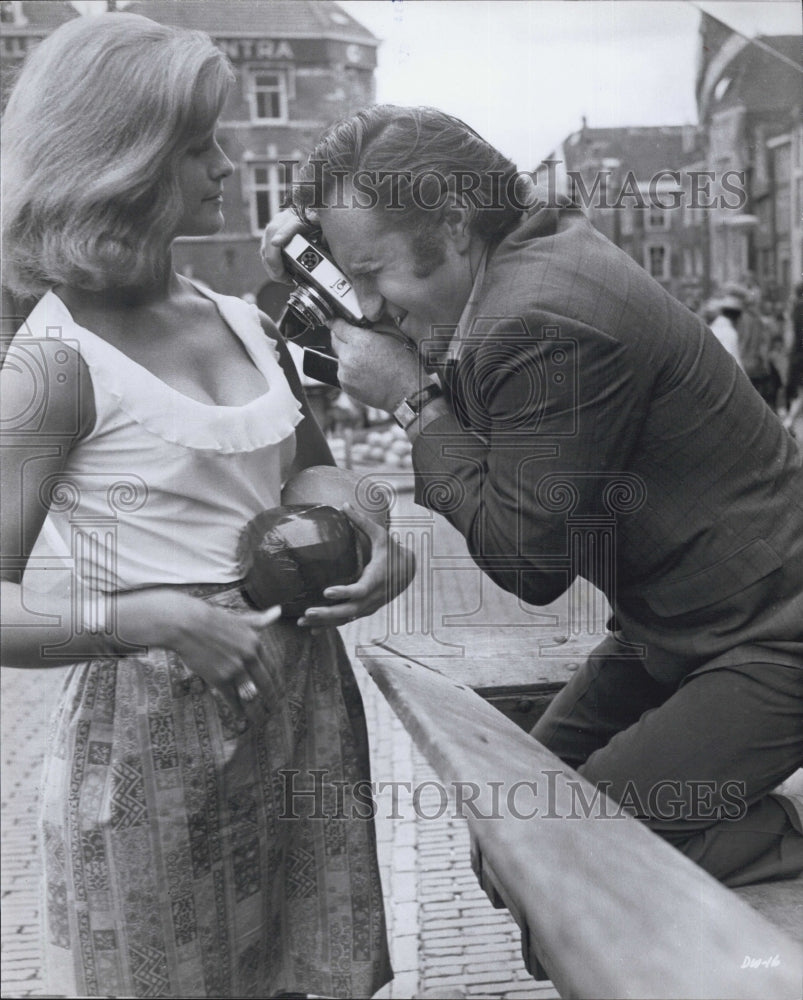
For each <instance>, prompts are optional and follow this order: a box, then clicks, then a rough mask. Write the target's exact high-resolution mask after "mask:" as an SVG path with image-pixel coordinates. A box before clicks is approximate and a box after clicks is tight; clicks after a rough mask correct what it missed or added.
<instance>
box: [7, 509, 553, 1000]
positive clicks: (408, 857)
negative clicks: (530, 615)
mask: <svg viewBox="0 0 803 1000" xmlns="http://www.w3.org/2000/svg"><path fill="white" fill-rule="evenodd" d="M394 517H395V518H397V519H398V520H397V521H394V524H396V523H399V524H401V525H402V526H403V531H402V533H403V534H404V535H405V537H406V538H418V539H420V537H421V535H422V534H423V535H426V536H427V537H428V538H430V539H431V544H432V551H433V552H435V553H442V554H444V555H453V554H455V553H464V552H465V546H464V544H463V542H462V539H460V538H459V536H458V535H457V533H456V532H454V531H453V530H452V529H451V528H450V527H449V526H448V525H447V524H446V523H445V522H444V521H442V520H441V519H440V518H432V517H431V516H430V515H428V514H426V512H424V511H421V510H420V508H415V507H414V505H413V504H412V501H411V498H410V496H409V493H408V492H405V491H402V492H400V493H399V495H398V498H397V502H396V507H395V508H394ZM439 576H440V577H441V578H443V579H439ZM479 577H480V574H479V571H478V570H473V571H463V572H460V573H456V574H455V573H450V574H437V573H429V574H427V573H424V574H423V575H421V574H419V578H417V580H416V582H415V584H414V585H413V588H411V590H410V591H408V594H407V595H406V597H404V596H403V597H402V598H401V599H400V600H401V601H405V602H406V604H405V608H409V606H410V604H411V602H412V601H419V600H421V599H422V598H428V600H424V602H423V603H424V604H425V605H426V606H427V607H429V608H430V609H431V610H430V611H429V614H431V615H432V616H434V621H435V622H436V624H437V622H438V621H440V620H441V616H443V615H445V614H447V613H454V612H456V611H460V610H465V609H466V608H474V607H476V605H477V602H478V596H479V595H480V593H481V599H482V604H483V608H487V609H488V613H489V616H490V617H489V620H492V621H495V622H498V621H500V620H501V617H500V616H504V615H511V616H515V615H516V613H517V610H518V609H517V604H516V602H515V600H512V599H511V598H510V596H509V595H506V594H504V593H503V592H502V591H500V590H498V588H495V587H493V585H490V586H489V585H488V583H487V581H486V582H485V583H484V585H483V587H482V591H480V588H479ZM388 614H389V612H388V610H387V609H382V610H380V611H379V612H377V614H376V615H374V616H373V617H372V618H368V619H360V620H359V621H357V622H354V623H353V624H352V625H349V626H347V627H346V628H344V629H343V630H342V631H343V637H344V640H345V642H346V647H347V648H348V649H349V650H352V649H355V648H357V647H358V646H359V645H361V644H365V643H368V642H370V640H371V639H373V638H376V637H382V636H384V635H386V634H387V623H388V618H387V616H388ZM355 672H356V674H357V679H358V681H359V684H360V687H361V689H362V691H363V697H364V700H365V708H366V715H367V718H368V728H369V734H370V740H371V757H372V778H373V780H374V782H375V783H377V806H378V811H377V819H376V822H377V838H378V846H379V857H380V866H381V871H382V881H383V886H384V891H385V899H386V908H387V915H388V928H389V935H390V941H391V954H392V958H393V966H394V970H395V978H394V980H393V982H392V983H390V984H389V985H388V986H386V987H385V988H384V989H383V990H382V991H380V993H379V994H377V997H378V998H379V1000H398V998H404V1000H409V998H412V997H422V996H429V997H438V998H439V1000H447V998H448V997H452V996H465V997H470V998H488V1000H495V998H510V1000H527V998H544V1000H546V998H549V997H557V996H558V994H557V992H555V990H554V989H553V987H552V986H551V984H549V983H536V982H535V981H534V980H533V979H532V978H531V977H530V976H529V974H528V973H527V971H526V970H525V968H524V964H523V962H522V958H521V951H520V948H521V943H520V935H519V931H518V928H517V926H516V924H515V923H514V921H513V920H512V918H511V917H510V915H509V914H508V913H507V911H506V910H495V909H493V907H492V906H491V904H490V902H489V901H488V899H487V897H486V896H485V894H484V893H483V892H482V890H481V889H480V888H479V886H478V884H477V881H476V879H475V877H474V875H473V873H472V871H471V865H470V860H469V838H468V830H467V827H466V824H465V821H463V820H461V819H454V818H450V816H449V811H448V810H446V811H445V812H443V814H442V815H440V816H438V813H439V812H441V810H439V809H438V808H437V806H438V803H437V802H436V803H435V804H434V806H433V803H431V802H429V801H428V800H427V798H426V796H425V795H422V797H421V800H420V805H419V809H418V810H415V809H414V808H413V805H412V801H411V798H410V797H409V796H407V797H406V798H405V796H404V794H403V793H399V794H398V800H397V802H396V803H395V806H394V801H393V788H394V786H393V785H392V784H387V785H386V786H385V788H384V790H383V789H382V786H381V784H380V783H381V782H386V783H391V782H394V783H398V782H409V783H410V784H411V786H412V787H413V788H416V787H420V786H423V785H424V783H425V782H427V781H430V780H432V779H434V777H435V776H434V773H433V772H432V771H431V769H430V768H429V766H428V765H427V764H426V762H425V761H424V759H423V758H422V757H421V755H420V754H419V753H418V751H417V749H416V748H415V747H414V746H413V744H412V741H411V740H410V738H409V736H408V735H407V733H406V731H405V729H404V727H403V726H402V725H401V723H400V722H399V720H398V719H397V718H396V717H395V715H394V713H393V711H392V710H391V709H390V707H389V706H388V704H387V703H386V702H385V700H384V698H383V697H382V695H381V694H380V693H379V691H378V689H377V688H376V686H375V685H374V684H373V682H372V681H371V680H370V678H369V677H368V675H367V674H366V672H365V670H364V669H363V667H362V666H361V664H360V663H359V661H358V660H357V659H356V658H355ZM62 673H63V671H62V670H50V671H37V672H26V671H17V670H3V671H2V704H1V706H0V708H1V710H2V716H1V721H2V733H3V742H2V785H0V792H1V799H0V805H1V806H2V822H3V831H2V832H3V844H2V846H3V850H2V872H1V873H0V878H1V882H0V886H1V891H2V970H1V972H0V988H1V989H2V996H3V997H8V998H16V997H41V996H43V995H44V994H43V992H42V982H41V953H40V947H39V938H38V933H39V932H38V891H39V890H38V879H39V859H38V849H37V844H36V830H35V813H36V800H37V795H38V782H39V769H40V764H41V756H42V750H43V745H44V738H45V733H46V727H47V719H48V716H49V713H50V710H51V708H52V706H53V704H54V700H55V695H56V692H57V690H58V686H59V683H60V680H61V676H60V675H61V674H62ZM395 787H396V789H397V790H399V789H401V788H402V787H403V786H400V785H398V784H396V785H395ZM416 812H417V813H418V815H416ZM426 816H433V817H434V816H438V818H432V819H427V818H425V817H426Z"/></svg>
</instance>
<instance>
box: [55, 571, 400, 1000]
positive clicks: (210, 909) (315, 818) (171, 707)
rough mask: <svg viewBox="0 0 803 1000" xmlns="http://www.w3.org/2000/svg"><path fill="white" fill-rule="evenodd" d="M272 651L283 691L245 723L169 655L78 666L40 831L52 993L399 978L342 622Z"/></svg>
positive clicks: (334, 986) (195, 990)
mask: <svg viewBox="0 0 803 1000" xmlns="http://www.w3.org/2000/svg"><path fill="white" fill-rule="evenodd" d="M204 596H205V599H206V600H210V601H213V602H214V603H216V604H218V605H223V606H226V607H229V608H232V609H233V610H237V609H244V607H245V605H244V603H243V601H242V598H241V596H240V594H239V591H238V590H237V589H236V588H225V589H223V590H221V589H219V588H215V589H214V590H213V592H212V593H211V594H205V595H204ZM262 642H263V645H264V648H265V649H266V650H267V652H268V653H269V657H268V659H269V660H270V663H271V664H272V665H273V667H274V677H273V680H274V684H275V690H276V697H275V699H273V700H272V703H271V704H269V705H264V706H263V705H261V704H260V708H259V710H258V711H257V713H256V716H253V715H252V716H251V718H250V719H248V720H246V719H244V718H242V717H239V716H236V715H234V714H233V713H232V712H231V711H230V710H229V709H228V707H227V706H226V705H225V703H224V702H223V700H222V699H221V698H220V696H219V695H218V694H217V693H216V692H213V691H212V690H211V689H210V688H209V687H207V685H206V684H205V683H204V681H203V680H201V678H200V677H198V676H197V675H195V674H193V673H192V672H191V671H189V670H188V669H187V668H186V667H185V666H184V664H183V663H182V662H181V660H180V659H179V658H178V657H177V656H176V655H175V654H174V653H172V652H168V651H165V650H151V651H150V653H149V654H148V655H147V656H145V655H142V656H138V655H129V656H126V657H122V658H104V659H95V660H91V661H89V662H85V663H81V664H79V665H77V666H75V667H73V668H72V669H71V670H70V671H69V673H68V675H67V678H66V680H65V685H64V690H63V692H62V695H61V698H60V701H59V707H58V709H57V711H56V713H55V716H54V719H53V724H52V729H51V734H50V740H49V746H48V751H47V756H46V760H45V770H44V782H43V802H42V812H41V826H40V834H41V843H42V845H43V850H44V900H43V914H44V942H43V943H44V950H45V964H46V971H47V977H48V990H49V992H52V993H55V994H57V995H62V996H63V995H67V996H107V997H109V996H111V997H123V996H125V997H270V996H273V995H274V994H276V993H285V992H287V993H312V994H317V995H320V996H327V997H369V996H372V995H373V994H374V993H375V992H376V991H377V990H378V989H379V988H380V987H381V986H383V985H384V984H385V983H386V982H387V981H388V980H389V979H390V978H391V971H390V964H389V958H388V951H387V941H386V936H385V918H384V910H383V904H382V890H381V885H380V881H379V871H378V866H377V860H376V845H375V835H374V824H373V801H372V799H371V794H370V772H369V762H368V745H367V738H366V730H365V717H364V714H363V707H362V700H361V698H360V694H359V691H358V689H357V685H356V682H355V680H354V676H353V673H352V670H351V664H350V663H349V660H348V657H347V656H346V653H345V650H344V648H343V644H342V641H341V639H340V636H339V635H338V633H337V632H336V630H335V629H325V630H322V631H321V632H319V633H318V634H317V635H316V636H311V635H310V634H309V632H308V631H307V630H306V629H301V628H298V627H297V626H296V625H295V624H294V623H289V622H278V623H276V624H274V625H271V626H268V627H267V628H266V629H264V630H263V635H262Z"/></svg>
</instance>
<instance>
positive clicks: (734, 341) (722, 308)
mask: <svg viewBox="0 0 803 1000" xmlns="http://www.w3.org/2000/svg"><path fill="white" fill-rule="evenodd" d="M715 305H716V313H715V315H714V318H713V320H712V322H711V332H712V333H713V334H714V336H715V337H716V338H717V340H718V341H719V342H720V344H722V346H723V347H724V348H725V350H726V351H727V352H728V354H731V355H733V357H734V358H735V359H736V361H737V362H738V363H739V365H741V367H742V368H744V364H743V363H742V356H741V351H740V349H739V331H738V330H737V328H736V324H737V323H738V322H739V318H740V317H741V315H742V301H741V299H739V298H738V297H737V296H736V295H734V294H733V293H730V294H728V295H726V296H725V298H723V299H721V300H719V301H717V302H716V303H715Z"/></svg>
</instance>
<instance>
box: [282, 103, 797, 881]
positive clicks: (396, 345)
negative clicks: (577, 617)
mask: <svg viewBox="0 0 803 1000" xmlns="http://www.w3.org/2000/svg"><path fill="white" fill-rule="evenodd" d="M304 179H305V183H304V184H302V185H300V186H299V188H298V192H297V195H296V208H297V210H298V212H299V214H300V215H301V217H302V219H301V221H299V219H298V218H295V219H290V220H288V219H287V218H281V219H278V220H277V221H276V222H275V223H274V224H273V225H272V226H270V227H269V229H268V231H267V232H266V235H265V239H264V240H263V259H264V260H265V261H266V265H267V267H268V270H269V271H270V272H271V274H272V276H273V277H279V275H280V274H281V271H282V266H281V263H280V255H279V249H280V247H281V246H282V245H284V244H285V243H286V242H287V240H288V239H289V237H290V236H291V235H292V234H293V233H294V232H296V231H298V229H299V228H300V227H301V225H302V224H303V222H309V221H310V220H311V219H312V218H313V217H314V219H315V220H316V221H317V222H318V223H319V224H320V227H321V229H322V232H323V237H324V238H325V240H326V243H327V244H328V246H329V248H330V250H331V252H332V254H333V256H334V258H335V260H336V261H337V263H338V264H339V265H340V267H341V269H342V270H343V271H344V272H345V273H346V275H347V276H348V278H349V279H350V280H351V281H352V282H353V285H354V288H355V290H356V292H357V295H358V297H359V300H360V303H361V305H362V309H363V311H364V313H365V314H366V316H367V317H368V319H370V320H372V321H375V322H377V323H378V324H381V323H388V322H392V323H393V324H394V326H395V329H396V331H397V332H398V331H400V332H401V333H402V334H403V339H406V340H407V342H408V343H407V347H409V348H412V350H408V349H405V346H404V344H401V343H400V342H399V339H400V338H398V336H397V337H386V336H381V335H378V333H377V332H376V331H374V330H370V329H367V330H366V329H358V328H356V327H350V326H348V325H346V324H345V323H344V322H342V321H336V322H335V323H334V324H333V327H332V331H333V343H334V346H335V348H336V352H337V354H338V358H339V377H340V379H341V382H342V384H343V386H344V388H345V390H346V391H347V392H348V393H349V394H351V395H353V396H355V397H356V398H357V399H359V400H361V401H362V402H363V403H366V404H368V405H371V406H377V407H381V408H382V409H385V410H387V411H389V412H392V413H394V414H395V416H396V418H397V420H398V421H399V422H400V423H401V424H402V425H403V426H404V427H405V430H406V432H407V434H408V436H409V437H410V439H411V441H412V442H413V464H414V470H415V473H416V500H417V502H418V503H420V504H422V505H424V506H426V507H428V508H430V509H431V510H435V511H439V512H440V513H442V514H443V515H444V516H445V517H447V518H448V519H449V520H450V521H451V522H452V523H453V524H454V525H456V527H457V528H458V529H459V530H460V531H461V532H462V534H463V535H464V537H465V539H466V541H467V543H468V547H469V550H470V551H471V553H472V555H473V557H474V559H475V560H476V562H477V563H478V564H479V565H480V566H481V567H482V568H483V569H484V570H485V572H486V573H488V575H489V576H491V577H492V578H493V579H494V580H495V581H496V582H497V583H498V584H500V585H501V586H503V587H505V588H506V589H507V590H509V591H511V592H513V593H516V594H518V595H519V596H520V597H521V598H522V599H523V600H525V601H528V602H530V603H532V604H536V605H543V604H547V603H549V602H551V601H553V600H555V599H556V598H557V597H559V596H560V595H561V594H562V593H563V592H564V591H565V590H566V588H567V587H568V586H569V584H570V583H571V582H572V580H573V579H574V577H575V576H577V575H578V574H579V575H582V576H585V577H586V578H587V579H589V580H590V581H591V582H592V583H593V584H595V585H596V586H597V587H599V588H600V589H602V590H603V591H604V592H605V594H606V596H607V598H608V600H609V602H610V603H611V606H612V608H613V611H614V617H613V618H612V620H611V622H610V623H609V628H610V634H609V635H608V636H606V638H605V639H604V641H603V642H602V644H601V645H600V646H599V647H598V648H597V650H595V652H594V654H593V655H592V656H591V657H590V658H589V661H588V662H587V663H586V664H585V665H584V667H583V668H582V669H581V670H580V671H578V673H577V674H576V675H575V677H574V679H573V680H572V681H571V682H570V683H569V685H568V686H567V687H566V688H565V689H564V690H563V691H562V692H561V693H560V694H559V695H558V696H557V697H556V698H555V700H554V701H553V703H552V705H551V706H550V708H549V710H548V711H547V713H546V714H545V715H544V716H543V718H542V719H541V720H540V722H539V723H538V725H537V726H536V728H535V730H534V731H533V735H534V736H535V737H536V738H537V739H539V740H540V741H541V742H542V743H544V744H545V745H546V746H548V747H549V748H551V749H552V750H553V751H554V752H555V753H557V754H558V755H559V756H560V757H561V758H562V759H563V760H564V761H566V762H567V763H568V764H570V765H571V766H572V767H574V768H576V769H577V770H579V771H580V773H581V774H583V775H584V776H585V777H586V778H588V779H589V780H591V781H592V782H595V783H596V784H598V785H599V786H600V787H602V788H603V789H604V790H605V791H606V792H607V793H608V794H609V795H611V796H612V797H613V798H615V799H618V800H620V801H623V800H624V799H625V798H628V797H629V799H630V800H631V804H632V800H633V798H634V797H635V800H636V801H637V803H638V805H637V806H636V807H635V810H634V811H635V812H636V813H637V814H638V815H639V816H640V817H641V818H642V819H644V820H645V822H647V823H648V824H649V825H650V826H651V827H652V828H653V829H654V830H655V831H657V832H658V833H659V834H661V835H662V836H664V837H665V838H667V839H668V840H669V841H671V842H672V843H674V844H675V845H676V846H677V847H678V848H679V849H680V850H682V851H683V852H684V853H686V854H687V855H688V856H689V857H691V858H692V859H694V860H695V861H697V862H698V863H699V864H700V865H702V866H703V867H705V868H706V869H707V870H709V871H710V872H712V873H713V874H714V875H715V876H717V877H718V878H720V879H722V880H723V881H725V882H727V883H728V884H731V885H740V884H745V883H747V882H750V881H757V880H760V879H765V878H781V877H788V876H792V875H795V874H797V873H799V872H800V871H801V870H803V833H802V831H803V815H801V812H802V811H801V808H800V804H799V803H798V804H796V803H795V802H794V801H793V799H791V798H785V797H783V796H779V795H775V794H770V793H771V791H772V789H773V788H775V787H776V786H777V785H778V783H779V782H781V781H783V780H784V779H785V778H786V777H787V776H789V775H790V774H791V773H792V772H794V771H795V770H796V768H798V767H799V766H800V765H801V761H803V669H801V668H802V667H803V635H802V634H801V628H803V468H802V467H801V456H800V454H799V453H798V451H797V448H796V446H795V443H794V441H793V440H792V439H791V438H790V436H789V435H788V434H786V432H785V431H784V430H783V428H782V427H781V425H780V424H779V422H778V421H777V419H776V418H775V417H774V415H773V414H772V413H771V412H770V411H769V410H768V408H767V407H766V406H765V405H764V404H763V402H762V400H761V399H760V398H759V396H758V395H757V394H756V393H755V392H754V390H753V388H752V387H751V385H750V383H749V381H748V380H747V378H746V377H745V375H744V373H743V372H742V371H741V369H740V367H739V366H738V364H737V363H736V362H735V361H734V360H733V358H732V357H731V356H730V355H729V354H728V353H727V352H726V351H725V350H723V349H722V347H721V346H720V345H719V344H718V342H717V340H716V338H715V337H713V336H712V334H711V332H710V331H709V330H708V329H707V328H706V327H705V325H704V324H703V323H702V322H701V321H700V320H699V319H698V318H697V317H695V316H694V315H693V314H692V313H691V312H689V311H688V310H687V309H686V308H685V307H684V306H682V305H681V304H680V303H679V302H677V301H676V300H675V299H673V298H672V297H671V296H669V295H668V294H667V293H666V292H665V291H664V290H663V289H662V288H661V287H660V286H659V285H658V284H656V283H655V282H654V281H652V279H651V278H650V277H649V276H648V275H647V274H646V272H645V271H644V270H642V269H641V268H640V267H638V266H637V265H636V264H635V263H634V262H633V261H632V260H631V259H630V258H629V257H628V256H627V255H626V254H624V253H622V252H621V251H619V250H618V249H617V248H616V247H614V246H613V245H612V244H611V243H609V242H608V241H607V240H606V239H604V238H603V237H602V236H601V235H600V234H599V233H597V232H596V231H595V230H594V229H593V228H592V227H591V226H590V225H589V224H588V222H587V221H586V219H585V218H584V216H583V215H582V214H581V213H580V212H579V211H578V210H576V209H574V208H573V207H571V206H570V205H568V204H567V205H566V206H564V207H560V206H557V205H550V204H548V203H543V202H538V201H536V202H535V203H533V204H531V205H525V204H524V199H522V197H521V190H520V188H521V185H517V183H516V171H515V167H514V165H513V164H512V163H511V162H510V161H508V160H506V159H505V157H504V156H502V154H501V153H499V152H498V151H497V150H495V149H494V148H493V147H491V146H489V145H488V144H487V143H486V142H485V141H484V140H483V139H481V137H480V136H478V135H477V134H476V133H475V132H473V130H471V129H470V128H468V126H466V125H465V124H464V123H462V122H460V121H458V120H456V119H454V118H451V117H450V116H448V115H445V114H442V113H441V112H437V111H434V110H431V109H407V108H394V107H388V106H380V107H375V108H370V109H368V110H365V111H362V112H360V113H359V114H357V115H355V116H354V117H353V118H351V119H347V120H345V121H343V122H340V123H338V124H337V125H335V126H333V127H332V128H331V129H330V130H329V131H328V132H327V133H325V134H324V136H323V138H322V139H321V141H320V142H319V144H318V145H317V146H316V148H315V150H314V151H313V153H312V155H311V157H310V162H309V164H308V168H307V171H306V173H305V178H304ZM578 523H583V524H585V525H586V528H587V530H586V533H585V536H584V538H585V540H586V544H584V545H581V546H577V547H575V546H572V544H571V543H570V535H571V532H572V530H573V529H574V528H575V527H576V526H577V525H578ZM612 524H614V527H615V531H614V530H612V528H611V525H612ZM588 526H591V527H590V528H589V527H588ZM594 526H596V528H595V527H594ZM572 537H576V536H572ZM606 545H609V546H610V549H608V548H606ZM669 782H671V783H673V784H671V785H668V784H667V783H669ZM659 787H660V788H664V789H666V788H667V787H671V788H672V789H674V790H676V792H677V794H676V795H675V796H674V801H673V802H672V803H668V802H666V801H663V802H662V801H659V797H658V796H656V795H655V794H654V792H655V790H656V789H657V788H659ZM735 790H738V794H737V795H736V799H738V801H735V800H734V791H735Z"/></svg>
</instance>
